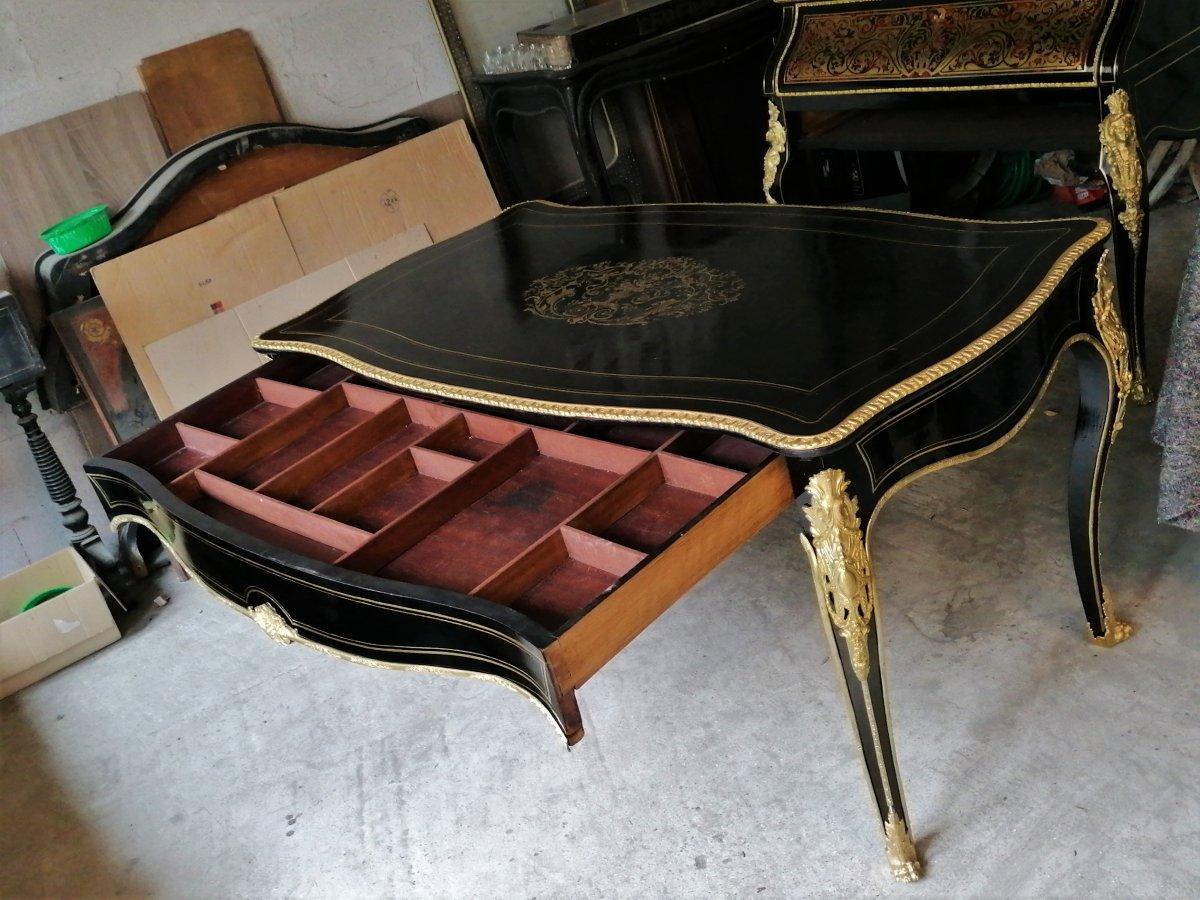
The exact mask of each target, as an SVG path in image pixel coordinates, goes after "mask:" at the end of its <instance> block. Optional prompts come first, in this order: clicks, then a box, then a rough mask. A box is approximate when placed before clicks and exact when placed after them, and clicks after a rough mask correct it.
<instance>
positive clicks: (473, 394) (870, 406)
mask: <svg viewBox="0 0 1200 900" xmlns="http://www.w3.org/2000/svg"><path fill="white" fill-rule="evenodd" d="M751 205H756V206H761V204H751ZM1089 221H1092V222H1094V223H1095V227H1094V228H1093V229H1092V231H1091V232H1089V233H1088V234H1087V235H1085V236H1084V237H1082V238H1080V239H1079V240H1078V241H1076V242H1075V243H1074V244H1073V245H1071V247H1069V248H1068V249H1067V250H1066V251H1065V252H1064V253H1063V254H1062V256H1060V257H1059V258H1058V260H1057V261H1056V262H1055V263H1054V265H1053V266H1051V268H1050V270H1049V271H1048V272H1047V274H1046V275H1045V276H1044V277H1043V279H1042V281H1041V282H1040V283H1039V284H1038V286H1037V288H1035V289H1034V291H1033V292H1032V293H1031V294H1030V295H1029V296H1028V297H1027V298H1026V299H1025V300H1024V301H1022V302H1021V303H1020V304H1019V305H1018V306H1017V307H1016V308H1015V309H1014V310H1013V312H1011V313H1010V314H1009V315H1008V316H1006V317H1005V318H1004V319H1003V320H1002V321H1001V322H1000V323H998V324H997V325H995V326H994V327H993V328H991V329H990V330H989V331H988V332H987V333H985V334H984V335H982V336H980V337H978V338H976V339H975V340H973V341H971V342H970V343H969V344H967V346H966V347H963V348H962V349H960V350H958V351H957V352H955V353H953V354H951V355H950V356H948V357H946V358H945V359H943V360H941V361H940V362H937V363H934V364H933V365H931V366H928V367H926V368H925V369H923V370H922V371H920V372H918V373H916V374H915V375H912V376H910V377H908V378H906V379H904V380H903V381H901V382H899V383H897V384H895V385H893V386H892V387H890V388H888V389H887V390H885V391H883V392H882V393H880V394H877V395H876V396H875V397H873V398H872V399H870V400H868V401H867V402H866V403H864V404H863V405H862V406H860V407H859V408H858V409H857V410H855V411H854V412H852V413H851V414H850V415H849V416H847V417H846V418H845V419H843V420H842V421H841V422H840V423H839V424H838V425H835V426H834V427H833V428H830V429H828V430H826V431H823V432H820V433H818V434H813V435H803V434H801V435H797V434H788V433H786V432H782V431H778V430H776V429H774V428H769V427H767V426H765V425H760V424H758V423H755V422H751V421H750V420H748V419H743V418H740V417H738V416H731V415H727V414H721V413H702V412H695V411H690V410H679V409H661V408H630V407H619V406H604V405H594V404H579V403H563V402H559V401H550V400H534V399H530V398H527V397H518V396H514V395H510V394H500V393H494V392H492V391H486V390H481V389H478V388H464V387H455V386H453V385H448V384H445V383H442V382H437V381H430V380H427V379H424V378H416V377H413V376H409V375H399V374H397V373H395V372H393V371H391V370H390V369H385V368H383V367H381V366H376V365H373V364H371V363H366V362H363V361H362V360H359V359H358V358H357V357H354V356H351V355H350V354H348V353H344V352H342V351H340V350H334V349H332V348H330V347H325V346H323V345H321V344H314V343H311V342H308V341H282V340H265V339H263V338H262V337H256V338H255V339H254V340H253V341H251V346H252V347H253V348H254V349H255V350H258V351H259V352H262V353H302V354H306V355H309V356H316V357H319V358H321V359H326V360H328V361H330V362H333V363H337V364H338V365H340V366H343V367H344V368H347V369H349V370H350V371H352V372H355V373H356V374H358V375H362V376H363V377H365V378H370V379H373V380H375V381H379V382H381V383H383V384H388V385H391V386H393V387H398V388H400V389H402V390H411V391H416V392H418V393H424V394H432V395H433V396H438V397H444V398H446V399H449V400H458V401H460V402H464V403H478V404H481V405H484V406H491V407H496V408H500V409H511V410H516V411H518V412H527V413H543V414H546V415H552V416H561V417H575V418H581V419H598V420H607V421H612V422H643V423H652V424H661V425H677V426H681V427H685V428H707V429H712V430H716V431H724V432H727V433H730V434H736V435H739V436H740V437H744V438H748V439H750V440H752V441H757V442H758V443H760V444H764V445H766V446H768V447H772V448H774V449H775V450H779V451H781V452H789V451H790V452H804V451H810V450H819V449H821V448H824V447H829V446H832V445H834V444H838V443H840V442H841V441H843V440H845V439H846V438H847V437H849V436H850V435H852V434H853V433H854V432H855V431H857V430H858V429H859V428H860V427H862V426H863V425H864V424H865V423H867V422H868V421H870V420H871V419H873V418H874V417H875V416H877V415H879V414H880V413H882V412H883V411H885V410H887V409H888V408H890V407H891V406H893V405H895V404H896V403H898V402H900V401H901V400H903V399H905V398H906V397H908V396H910V395H912V394H913V393H916V392H917V391H919V390H921V389H922V388H925V387H928V386H929V385H930V384H933V383H934V382H935V381H937V380H939V379H941V378H944V377H945V376H947V375H949V374H951V373H953V372H955V371H957V370H958V369H960V368H962V367H963V366H965V365H967V364H968V363H970V362H972V361H974V360H975V359H978V358H979V357H980V356H982V355H983V354H984V353H986V352H987V351H989V350H990V349H991V348H992V347H994V346H996V345H997V344H998V343H1000V341H1002V340H1003V339H1004V338H1006V337H1008V336H1009V335H1010V334H1012V333H1013V332H1014V331H1016V330H1017V328H1019V327H1020V326H1021V325H1024V324H1025V323H1026V322H1027V321H1029V319H1031V318H1032V317H1033V315H1034V314H1035V313H1036V312H1037V311H1038V310H1039V309H1040V308H1041V306H1042V304H1043V303H1045V302H1046V300H1047V299H1049V298H1050V296H1051V295H1052V294H1053V293H1054V291H1055V290H1056V289H1057V288H1058V286H1059V284H1060V283H1061V282H1062V280H1063V279H1064V278H1065V277H1066V276H1067V275H1068V274H1069V273H1070V271H1071V269H1072V267H1073V266H1074V265H1075V263H1076V262H1078V261H1079V259H1080V258H1082V257H1083V256H1084V255H1086V254H1087V253H1088V252H1089V251H1090V250H1091V249H1092V248H1093V247H1094V246H1095V245H1096V244H1098V243H1099V242H1100V241H1102V240H1103V239H1104V238H1105V237H1107V236H1108V234H1109V231H1110V226H1109V224H1108V223H1107V222H1106V221H1104V220H1101V219H1093V220H1089Z"/></svg>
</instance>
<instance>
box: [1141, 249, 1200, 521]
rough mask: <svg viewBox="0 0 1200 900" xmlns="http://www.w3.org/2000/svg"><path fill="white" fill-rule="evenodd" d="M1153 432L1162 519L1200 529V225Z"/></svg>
mask: <svg viewBox="0 0 1200 900" xmlns="http://www.w3.org/2000/svg"><path fill="white" fill-rule="evenodd" d="M1153 434H1154V440H1155V442H1156V443H1157V444H1159V445H1160V446H1161V447H1162V448H1163V463H1162V477H1161V481H1160V483H1159V492H1158V520H1159V521H1160V522H1162V523H1163V524H1169V525H1178V526H1179V527H1180V528H1186V529H1188V530H1190V531H1200V231H1197V234H1196V243H1195V245H1194V246H1193V247H1192V253H1191V256H1189V257H1188V267H1187V274H1186V275H1185V276H1184V279H1183V289H1182V291H1181V292H1180V295H1179V308H1178V310H1177V311H1176V313H1175V324H1174V325H1173V326H1172V328H1171V343H1170V347H1169V348H1168V351H1167V369H1166V375H1165V376H1164V378H1163V386H1162V392H1161V395H1160V398H1159V401H1158V412H1157V414H1156V415H1155V419H1154V432H1153Z"/></svg>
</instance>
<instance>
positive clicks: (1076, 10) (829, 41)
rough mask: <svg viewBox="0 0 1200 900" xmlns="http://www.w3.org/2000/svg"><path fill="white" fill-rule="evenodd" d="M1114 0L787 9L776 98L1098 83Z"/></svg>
mask: <svg viewBox="0 0 1200 900" xmlns="http://www.w3.org/2000/svg"><path fill="white" fill-rule="evenodd" d="M1113 7H1114V4H1113V2H1112V0H1008V2H1002V3H997V2H992V0H960V2H950V3H936V4H911V3H908V4H906V3H886V2H885V3H861V4H859V3H854V4H849V5H847V4H845V3H799V4H795V5H793V6H791V7H789V21H788V22H785V32H784V33H785V35H787V36H788V39H787V46H786V48H785V49H784V50H783V52H782V54H781V55H780V57H779V59H778V64H777V68H776V71H775V89H776V93H779V94H783V95H787V94H822V93H844V92H852V91H853V92H857V91H862V92H872V91H880V92H887V91H896V90H899V91H907V90H928V89H936V88H937V87H945V88H948V89H961V88H965V87H969V86H974V87H1004V86H1010V87H1011V86H1022V87H1036V86H1039V85H1044V86H1055V87H1061V86H1076V85H1084V84H1088V83H1091V82H1092V81H1093V80H1094V76H1093V74H1092V73H1093V68H1094V61H1095V58H1096V57H1095V53H1096V48H1097V45H1098V42H1099V40H1100V37H1101V35H1102V33H1103V31H1104V26H1105V23H1106V22H1107V21H1108V18H1109V14H1110V12H1111V11H1112V9H1113Z"/></svg>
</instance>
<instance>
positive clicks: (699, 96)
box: [473, 0, 779, 204]
mask: <svg viewBox="0 0 1200 900" xmlns="http://www.w3.org/2000/svg"><path fill="white" fill-rule="evenodd" d="M714 6H724V7H726V9H725V10H724V11H721V12H718V13H717V14H713V7H714ZM598 11H599V10H589V11H587V12H585V13H582V14H580V15H581V16H587V15H589V14H593V15H594V13H595V12H598ZM668 12H669V13H671V15H673V16H674V17H675V18H674V19H673V20H672V21H673V22H674V23H675V27H673V28H671V29H670V30H667V31H666V32H665V33H653V36H652V37H649V38H646V37H642V36H641V35H640V32H639V30H638V29H636V28H631V29H630V31H629V32H628V33H627V34H625V35H624V36H623V40H622V42H621V45H620V46H619V48H618V49H613V50H611V51H609V52H605V53H603V54H601V55H598V56H592V57H586V58H583V59H581V60H579V61H577V62H575V63H574V64H573V65H571V66H570V67H569V68H566V69H543V70H537V71H532V72H524V73H515V74H502V75H475V76H474V78H473V83H474V85H475V88H476V89H477V90H478V91H479V92H481V94H482V98H483V101H482V102H483V105H484V108H485V114H484V119H485V122H484V126H485V129H486V133H487V134H488V135H489V137H490V140H491V141H492V143H493V145H494V146H495V148H496V155H497V156H498V159H499V161H500V164H501V165H502V167H503V170H504V171H503V172H502V173H500V174H501V176H502V181H504V182H505V183H507V185H508V187H509V189H510V191H511V193H512V198H511V199H512V200H530V199H538V198H551V199H556V200H562V201H564V202H578V203H591V204H606V203H642V202H656V201H721V202H730V201H750V200H754V199H756V198H757V196H758V187H757V185H758V179H757V177H754V176H753V172H754V168H755V165H756V162H757V160H758V158H759V157H760V155H761V148H762V144H761V141H760V140H759V139H758V132H760V131H761V124H760V121H759V117H758V113H757V112H756V111H755V109H754V105H753V104H747V102H746V98H747V97H752V96H755V95H756V94H757V91H758V83H759V79H760V78H761V73H762V67H763V65H765V63H766V59H767V56H768V54H769V52H770V48H771V41H772V40H773V38H774V34H775V31H776V29H777V27H778V20H779V12H778V10H777V9H775V8H773V7H772V6H771V4H770V3H769V2H765V0H751V2H744V0H743V2H740V3H739V2H737V0H730V2H726V3H721V4H713V3H707V4H704V3H699V4H692V5H690V6H689V5H688V4H686V3H677V4H672V5H670V6H668V7H666V8H664V9H662V10H659V11H658V14H659V15H663V14H666V13H668ZM564 21H567V20H564ZM606 46H607V45H606ZM747 165H748V166H750V169H749V170H747V169H745V168H744V166H747Z"/></svg>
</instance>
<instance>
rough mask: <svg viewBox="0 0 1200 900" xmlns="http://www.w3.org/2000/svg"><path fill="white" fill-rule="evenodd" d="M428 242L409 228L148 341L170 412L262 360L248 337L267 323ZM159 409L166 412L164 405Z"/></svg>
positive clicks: (288, 315)
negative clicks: (220, 312)
mask: <svg viewBox="0 0 1200 900" xmlns="http://www.w3.org/2000/svg"><path fill="white" fill-rule="evenodd" d="M430 243H431V241H430V239H429V232H427V231H426V230H425V227H424V226H418V227H416V228H410V229H409V230H408V231H405V232H402V233H401V234H398V235H394V236H392V237H390V238H388V239H387V240H385V241H382V242H381V243H379V244H376V245H374V246H372V247H368V248H367V249H365V250H361V251H359V252H358V253H355V254H353V255H351V256H349V257H347V258H345V259H341V260H338V261H337V262H335V263H333V264H331V265H328V266H325V267H324V268H321V269H317V270H316V271H315V272H310V273H309V274H307V275H304V276H303V277H301V278H298V279H296V280H295V281H291V282H288V283H287V284H285V285H281V286H280V287H277V288H275V289H273V290H270V291H267V292H266V293H265V294H262V295H261V296H258V297H255V298H253V299H251V300H247V301H246V302H244V303H241V304H240V305H238V306H236V307H234V308H233V309H232V310H230V311H229V312H225V313H222V314H220V315H216V316H212V317H209V318H206V319H204V320H203V321H200V322H197V323H196V324H194V325H191V326H189V327H187V328H184V329H182V330H180V331H177V332H175V333H174V334H171V335H168V336H167V337H164V338H162V339H160V340H157V341H154V342H153V343H151V344H149V345H147V347H146V356H147V357H148V359H149V361H150V363H151V365H152V366H153V367H154V371H155V373H156V375H157V377H158V379H159V381H160V383H161V384H162V387H163V390H164V392H165V393H166V396H167V399H168V401H169V402H170V404H171V408H170V411H171V412H174V411H175V410H178V409H182V408H183V407H185V406H187V405H188V404H189V403H193V402H195V401H196V400H199V399H200V398H201V397H204V396H206V395H207V394H210V393H212V392H213V391H215V390H216V389H217V388H219V387H223V386H224V385H226V384H228V383H229V382H230V381H232V380H233V379H234V378H236V377H237V376H239V375H244V374H245V373H246V372H249V371H250V370H251V369H254V368H256V367H258V366H260V365H262V364H263V363H264V362H266V358H265V357H263V356H260V355H259V354H257V353H255V352H254V351H253V350H251V349H250V341H251V340H252V339H253V338H255V337H257V336H258V335H259V334H261V333H262V332H264V331H266V330H267V329H268V328H273V327H274V326H276V325H279V324H281V323H283V322H286V321H287V320H288V319H292V318H295V317H296V316H298V315H300V314H301V313H303V312H306V311H307V310H310V309H312V308H313V307H314V306H316V305H317V304H319V303H322V302H324V301H325V300H328V299H329V298H330V297H332V296H333V295H334V294H336V293H337V292H338V291H340V290H342V289H344V288H347V287H349V286H350V285H351V284H353V283H354V282H355V281H358V280H359V279H361V278H365V277H366V276H367V275H370V274H371V273H372V272H377V271H379V270H380V269H382V268H383V267H384V266H387V265H390V264H391V263H393V262H395V261H396V260H398V259H401V258H403V257H405V256H407V255H408V254H410V253H413V252H415V251H417V250H420V249H422V248H423V247H428V246H429V245H430ZM158 412H159V414H160V415H166V411H165V410H164V409H160V410H159V411H158Z"/></svg>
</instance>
